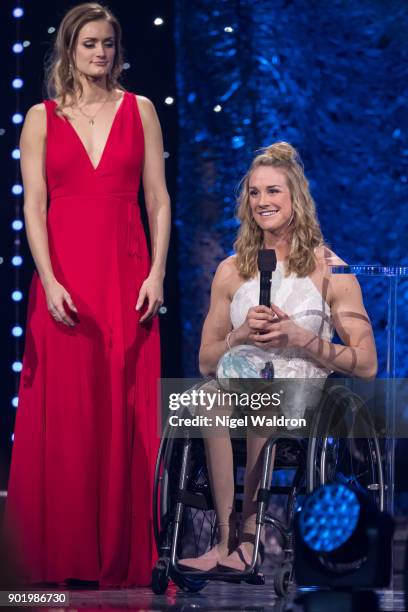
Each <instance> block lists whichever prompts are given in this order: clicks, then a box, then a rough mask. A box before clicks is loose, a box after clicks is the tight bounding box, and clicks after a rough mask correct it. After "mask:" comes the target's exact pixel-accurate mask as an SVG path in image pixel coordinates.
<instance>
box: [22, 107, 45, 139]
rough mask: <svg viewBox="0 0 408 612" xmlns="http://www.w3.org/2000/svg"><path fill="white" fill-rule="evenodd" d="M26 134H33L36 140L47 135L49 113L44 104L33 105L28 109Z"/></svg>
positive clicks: (25, 122)
mask: <svg viewBox="0 0 408 612" xmlns="http://www.w3.org/2000/svg"><path fill="white" fill-rule="evenodd" d="M23 129H24V132H25V133H26V134H27V133H28V134H29V135H30V134H32V135H34V136H35V137H36V138H38V137H40V136H44V137H45V135H46V131H47V111H46V108H45V104H44V102H40V103H38V104H33V106H30V108H29V109H28V111H27V113H26V116H25V119H24V128H23Z"/></svg>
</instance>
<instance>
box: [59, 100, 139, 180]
mask: <svg viewBox="0 0 408 612" xmlns="http://www.w3.org/2000/svg"><path fill="white" fill-rule="evenodd" d="M126 94H127V92H126V91H125V92H124V93H123V96H122V99H121V101H120V104H119V106H118V108H117V109H116V111H115V114H114V117H113V120H112V123H111V126H110V128H109V132H108V136H107V138H106V141H105V144H104V147H103V149H102V154H101V156H100V158H99V161H98V163H97V164H96V166H94V164H93V162H92V159H91V156H90V155H89V153H88V149H87V148H86V146H85V145H84V142H83V140H82V138H81V137H80V135H79V134H78V132H77V130H76V129H75V128H74V126H73V125H72V123H71V122H70V121H69V120H68V119H62V118H61V119H62V120H63V121H64V122H65V123H66V124H67V125H69V127H70V128H71V130H72V132H73V134H74V136H75V137H76V139H77V141H78V142H79V144H80V146H81V149H82V150H83V152H84V154H85V156H86V158H87V160H88V162H89V164H90V166H91V168H92V170H93V171H94V172H97V171H98V170H99V168H100V166H101V163H102V161H103V158H104V157H105V153H106V150H107V149H108V145H109V142H110V140H111V135H112V132H113V130H114V127H115V124H116V120H117V118H118V116H119V114H120V111H121V109H122V106H123V103H124V101H125V97H126ZM52 102H53V103H54V104H55V106H57V102H56V101H55V100H52Z"/></svg>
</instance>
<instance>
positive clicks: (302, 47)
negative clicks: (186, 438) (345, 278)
mask: <svg viewBox="0 0 408 612" xmlns="http://www.w3.org/2000/svg"><path fill="white" fill-rule="evenodd" d="M407 31H408V5H407V4H406V2H403V1H402V0H400V1H396V0H391V1H388V2H385V1H380V0H354V1H353V0H332V1H331V2H326V1H325V0H313V1H310V0H294V1H292V2H290V1H285V0H270V1H266V0H265V1H264V0H228V1H223V0H214V1H209V0H194V2H191V1H190V0H176V45H177V55H178V59H177V81H178V109H179V125H180V132H179V176H178V198H177V202H176V226H177V232H178V237H179V239H180V240H179V244H180V248H179V270H180V286H181V293H182V295H181V307H182V313H181V315H182V317H181V318H182V321H183V332H182V333H183V337H182V343H183V355H184V364H183V365H184V374H185V375H195V374H196V373H197V351H198V346H199V338H200V332H201V326H202V322H203V318H204V316H205V314H206V312H207V309H208V299H209V289H210V284H211V279H212V276H213V273H214V271H215V268H216V266H217V264H218V263H219V261H220V260H221V259H222V258H224V257H225V256H226V255H227V254H228V253H230V252H231V248H232V243H233V241H234V237H235V234H236V230H237V223H236V220H235V219H234V209H235V191H236V186H237V184H238V182H239V180H240V178H241V176H242V175H243V174H244V173H245V171H246V169H247V167H248V164H249V163H250V160H251V159H252V157H253V155H254V153H255V151H256V150H257V149H258V148H259V147H262V146H265V145H268V144H270V143H272V142H273V141H276V140H287V141H289V142H290V143H292V144H293V145H294V146H296V147H297V148H298V149H299V151H300V153H301V156H302V158H303V161H304V165H305V170H306V174H307V176H308V178H309V179H310V183H311V188H312V193H313V196H314V198H315V200H316V202H317V207H318V214H319V218H320V222H321V225H322V229H323V233H324V236H325V238H326V240H327V242H328V243H329V244H330V245H331V246H332V248H333V249H334V250H335V251H336V252H337V253H338V254H339V255H340V257H342V258H343V259H344V260H346V261H347V262H349V263H353V264H357V263H360V264H363V263H378V264H396V263H400V264H402V263H405V265H407V264H408V255H407V246H408V197H407V196H408V184H407V182H408V168H407V162H408V136H407V134H408V119H407V112H406V100H407V94H408V85H407V83H408V39H407V36H406V32H407ZM367 287H368V286H367ZM385 290H386V285H385V284H384V283H383V282H381V281H372V282H371V283H370V285H369V290H368V291H365V296H364V298H365V302H366V306H367V309H368V311H369V313H370V316H371V317H372V319H373V321H374V324H375V327H376V336H377V343H378V349H379V355H380V369H381V372H384V368H385V346H384V340H385V330H384V328H385V324H386V311H385V306H384V305H385V298H384V291H385ZM407 298H408V283H407V282H405V283H402V284H401V287H400V291H399V300H400V304H399V306H400V309H399V310H400V312H399V333H398V338H399V346H398V363H399V370H398V373H399V375H403V374H407V372H408V349H407V345H408V331H407V328H408V316H407V308H406V304H407Z"/></svg>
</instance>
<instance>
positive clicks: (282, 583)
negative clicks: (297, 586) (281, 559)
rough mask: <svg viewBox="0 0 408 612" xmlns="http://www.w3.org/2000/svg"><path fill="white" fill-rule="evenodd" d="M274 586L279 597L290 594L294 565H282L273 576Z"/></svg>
mask: <svg viewBox="0 0 408 612" xmlns="http://www.w3.org/2000/svg"><path fill="white" fill-rule="evenodd" d="M273 586H274V588H275V593H276V595H277V596H278V597H286V596H287V595H289V592H290V590H291V586H292V566H291V565H288V564H285V565H282V567H280V568H279V569H278V570H277V572H276V573H275V576H274V578H273Z"/></svg>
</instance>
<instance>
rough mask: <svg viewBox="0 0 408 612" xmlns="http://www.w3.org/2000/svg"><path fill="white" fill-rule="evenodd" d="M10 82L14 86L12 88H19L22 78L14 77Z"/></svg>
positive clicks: (21, 84)
mask: <svg viewBox="0 0 408 612" xmlns="http://www.w3.org/2000/svg"><path fill="white" fill-rule="evenodd" d="M11 84H12V86H13V87H14V89H21V87H22V86H23V85H24V83H23V79H20V78H19V77H16V78H15V79H13V81H12V83H11Z"/></svg>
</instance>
